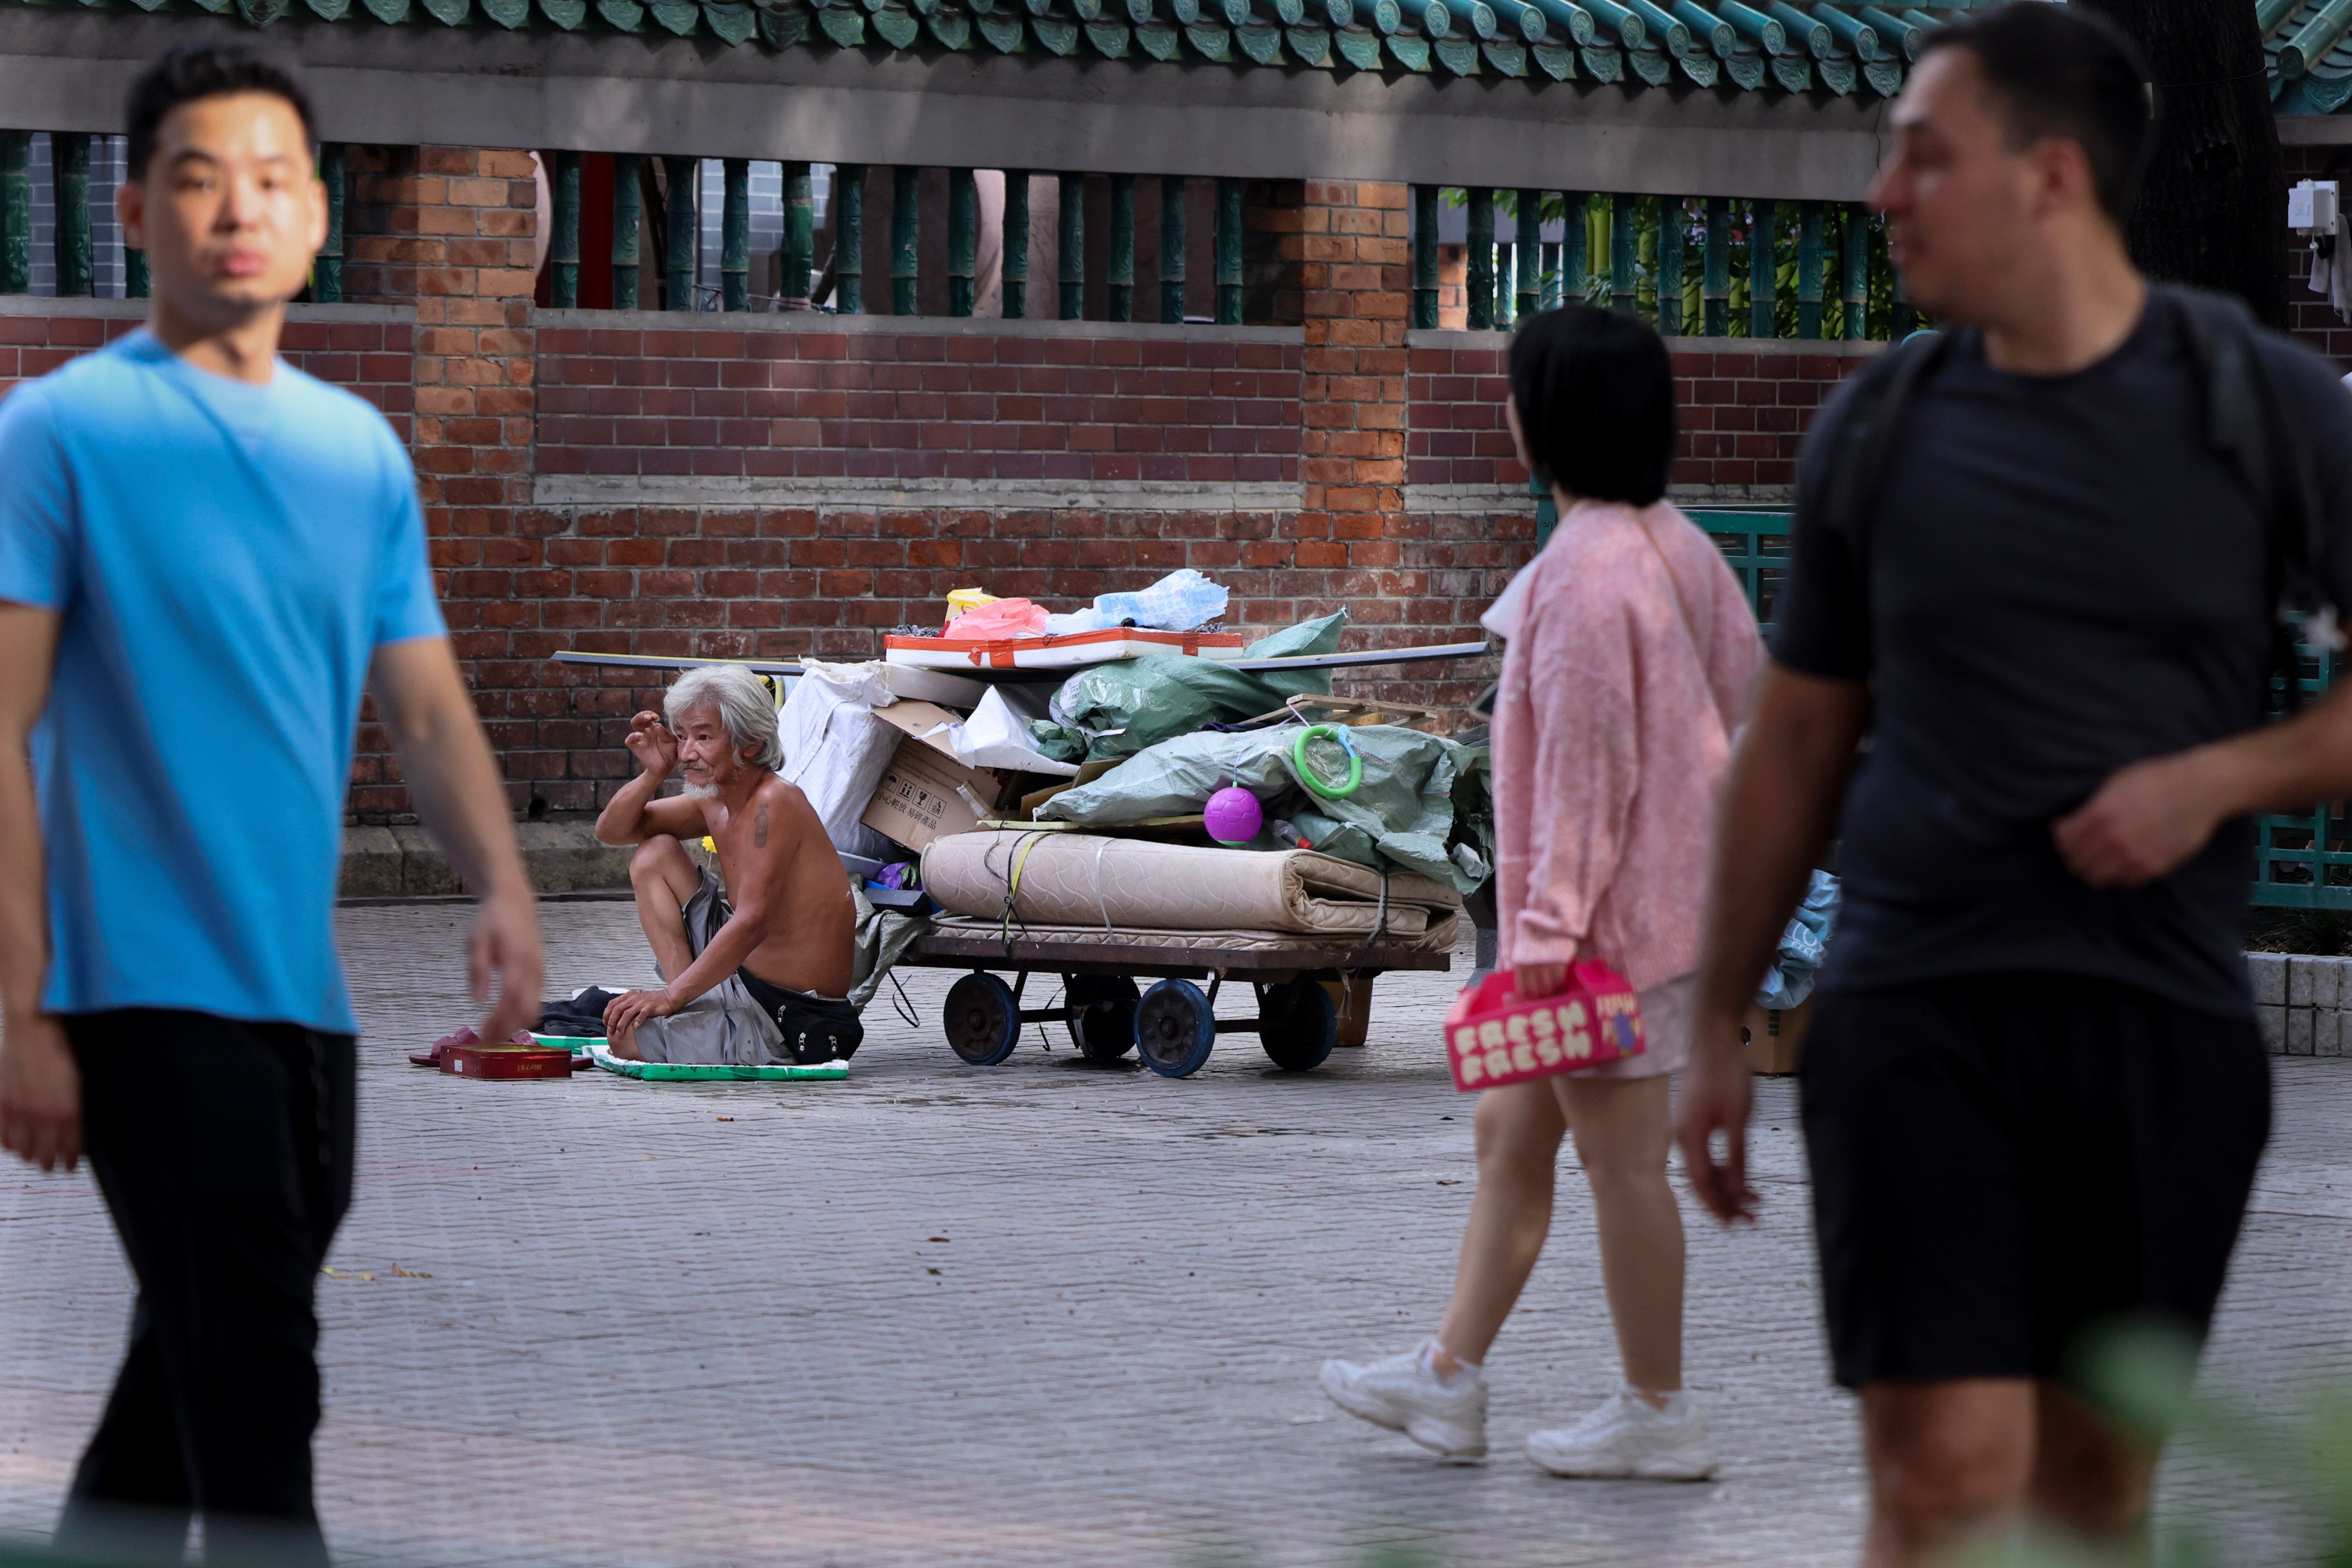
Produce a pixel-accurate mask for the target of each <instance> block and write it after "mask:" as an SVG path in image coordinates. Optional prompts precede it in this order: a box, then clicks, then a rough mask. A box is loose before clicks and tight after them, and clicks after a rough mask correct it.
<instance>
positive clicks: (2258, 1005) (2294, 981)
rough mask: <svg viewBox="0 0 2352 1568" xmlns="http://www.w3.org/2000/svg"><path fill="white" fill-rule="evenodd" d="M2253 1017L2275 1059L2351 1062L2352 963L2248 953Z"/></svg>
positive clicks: (2351, 960)
mask: <svg viewBox="0 0 2352 1568" xmlns="http://www.w3.org/2000/svg"><path fill="white" fill-rule="evenodd" d="M2246 968H2247V971H2248V972H2249V973H2252V975H2253V979H2254V1012H2255V1014H2256V1016H2258V1017H2260V1018H2261V1020H2262V1026H2263V1044H2264V1045H2266V1046H2268V1047H2270V1048H2271V1051H2272V1053H2273V1055H2276V1056H2288V1057H2341V1056H2352V1023H2347V1021H2346V1017H2345V1015H2346V1014H2347V1012H2352V958H2321V957H2316V956H2314V955H2311V954H2308V953H2300V952H2250V953H2248V954H2246Z"/></svg>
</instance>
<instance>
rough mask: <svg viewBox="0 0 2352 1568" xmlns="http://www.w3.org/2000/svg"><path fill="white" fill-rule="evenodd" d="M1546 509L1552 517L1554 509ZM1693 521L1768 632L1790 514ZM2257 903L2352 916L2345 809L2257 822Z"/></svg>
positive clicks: (2333, 663) (2316, 670) (2316, 678)
mask: <svg viewBox="0 0 2352 1568" xmlns="http://www.w3.org/2000/svg"><path fill="white" fill-rule="evenodd" d="M1543 510H1544V511H1546V512H1547V513H1548V512H1549V501H1546V502H1545V503H1544V508H1543ZM1689 512H1690V519H1691V521H1693V522H1696V523H1697V524H1698V525H1699V526H1700V527H1701V528H1703V529H1705V530H1706V531H1707V532H1708V533H1709V534H1711V535H1713V536H1714V539H1715V542H1716V546H1717V548H1718V549H1719V550H1721V551H1722V552H1723V559H1724V561H1725V563H1727V565H1729V566H1730V568H1731V571H1732V574H1733V575H1734V576H1736V577H1738V579H1739V584H1740V586H1741V587H1743V588H1745V589H1746V590H1747V591H1748V604H1749V605H1751V606H1752V607H1753V608H1754V609H1755V611H1756V619H1757V622H1758V624H1759V625H1760V626H1763V627H1764V629H1765V630H1766V631H1767V632H1769V631H1770V630H1771V628H1772V626H1773V623H1774V621H1775V620H1776V619H1777V618H1778V612H1779V608H1780V587H1781V584H1783V583H1785V582H1786V581H1787V580H1788V573H1789V513H1788V512H1786V511H1768V510H1717V509H1715V508H1710V507H1693V508H1690V509H1689ZM2344 658H2345V656H2343V655H2341V654H2333V653H2327V652H2325V651H2321V652H2316V653H2315V652H2313V651H2312V650H2310V649H2305V655H2304V665H2303V677H2302V684H2303V689H2304V692H2305V697H2306V698H2307V699H2308V698H2311V697H2315V696H2317V695H2318V694H2319V693H2320V692H2322V691H2325V690H2326V689H2327V687H2328V684H2329V682H2330V681H2332V680H2333V679H2335V676H2336V672H2337V670H2338V669H2339V668H2341V667H2342V665H2343V663H2344ZM2254 836H2255V850H2254V881H2253V889H2252V891H2253V901H2254V902H2255V903H2257V904H2261V905H2267V906H2269V907H2271V908H2274V909H2326V910H2346V909H2352V818H2347V816H2346V806H2345V803H2344V802H2342V801H2327V802H2323V803H2322V804H2321V805H2317V806H2315V807H2314V808H2312V809H2311V810H2310V811H2308V812H2301V813H2294V814H2287V813H2277V814H2273V815H2271V816H2258V817H2256V818H2255V819H2254Z"/></svg>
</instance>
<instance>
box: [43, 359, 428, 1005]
mask: <svg viewBox="0 0 2352 1568" xmlns="http://www.w3.org/2000/svg"><path fill="white" fill-rule="evenodd" d="M0 599H7V600H13V601H15V602H16V603H19V604H26V605H38V606H40V607H42V608H45V609H51V610H56V611H58V613H59V614H60V615H61V616H63V623H62V626H61V628H60V637H59V641H58V658H57V673H56V678H55V680H54V683H53V684H52V686H51V688H50V690H49V700H48V707H47V711H46V712H45V713H44V714H43V715H42V720H41V726H40V729H39V731H37V733H36V735H35V737H34V746H33V761H34V768H35V777H36V780H37V785H38V789H39V792H40V803H41V825H42V831H43V837H44V840H45V844H46V847H47V857H48V901H49V937H50V960H49V973H48V984H47V990H46V991H45V992H44V994H43V997H42V1004H43V1006H44V1007H45V1008H46V1009H47V1010H48V1011H51V1012H57V1013H89V1012H96V1011H100V1010H101V1009H104V1008H110V1007H175V1008H188V1009H192V1010H194V1011H198V1012H205V1013H214V1014H218V1015H221V1016H226V1017H231V1018H246V1019H253V1020H257V1021H279V1022H286V1023H292V1024H300V1025H304V1026H308V1027H310V1028H314V1029H321V1030H328V1031H332V1032H338V1033H350V1032H354V1031H355V1029H356V1026H355V1024H354V1023H353V1020H352V1007H351V1000H350V997H349V995H348V994H346V992H345V991H344V988H343V973H342V966H341V963H340V961H339V960H338V959H337V957H336V954H335V946H334V931H333V920H334V903H335V887H336V879H337V874H338V871H339V868H340V865H341V838H342V821H343V792H344V788H345V785H346V783H347V782H348V780H349V777H350V774H351V767H352V744H353V732H354V731H355V729H356V728H357V725H358V721H359V711H360V697H361V693H362V689H363V687H364V685H365V682H366V678H367V669H368V661H369V658H370V656H371V655H372V654H373V652H374V650H375V649H376V648H378V647H382V646H383V645H384V644H386V643H393V642H401V641H404V640H406V639H408V638H412V637H441V636H443V635H445V628H444V626H443V625H442V620H441V612H440V609H439V607H438V605H436V603H435V602H434V596H433V576H432V572H431V570H430V568H429V566H428V565H427V563H426V560H425V520H424V515H423V513H422V512H421V511H420V510H419V509H418V506H417V502H416V485H415V475H414V473H413V471H412V470H411V469H410V468H409V463H408V456H407V454H406V453H405V452H404V451H403V450H402V449H401V447H400V443H399V441H398V439H397V438H395V437H394V435H393V433H392V430H391V427H390V426H387V425H386V424H385V423H384V421H383V416H382V415H380V414H378V413H377V412H376V411H375V410H374V409H373V408H371V407H369V406H368V405H366V404H365V403H362V401H360V400H359V399H358V398H356V397H354V396H352V395H351V394H349V393H347V392H343V391H341V390H340V389H338V388H335V387H331V386H329V385H327V384H324V383H322V382H320V381H317V380H315V379H313V378H312V377H310V376H308V375H305V374H302V373H301V372H300V371H298V370H295V369H294V368H292V367H291V366H289V365H287V364H284V363H280V364H278V366H277V368H276V371H275V373H274V374H272V376H271V378H270V381H269V384H268V385H267V386H250V385H247V384H244V383H242V382H235V381H229V380H227V379H226V378H224V377H221V376H216V375H211V374H206V373H205V372H203V371H200V370H197V369H195V368H194V367H193V366H190V365H188V364H185V363H182V362H181V360H180V359H179V358H178V356H176V355H174V354H173V353H171V352H170V351H169V350H168V349H166V348H164V347H163V345H162V344H161V343H159V342H156V341H155V340H154V338H152V337H151V336H150V335H148V334H147V333H146V332H143V331H142V332H138V333H135V334H133V335H132V336H130V337H127V338H124V339H122V340H121V341H120V342H116V343H115V344H113V345H112V346H111V347H110V348H107V349H105V350H103V351H102V352H100V353H93V354H89V355H87V356H85V357H83V358H81V359H79V360H76V361H75V362H73V363H70V364H68V365H66V366H65V367H63V368H62V369H60V370H58V371H57V372H55V373H54V374H50V375H47V376H45V377H43V378H42V379H41V380H39V381H37V382H32V383H28V384H25V385H22V386H19V387H18V388H17V389H16V391H15V392H14V393H13V394H11V395H9V397H8V398H7V400H6V401H5V403H0Z"/></svg>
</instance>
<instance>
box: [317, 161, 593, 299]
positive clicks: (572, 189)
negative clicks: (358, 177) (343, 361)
mask: <svg viewBox="0 0 2352 1568" xmlns="http://www.w3.org/2000/svg"><path fill="white" fill-rule="evenodd" d="M334 151H335V178H334V180H333V181H332V182H331V183H330V184H328V186H327V195H328V197H329V199H330V200H338V199H339V197H338V193H337V190H336V186H337V185H339V184H341V182H342V174H343V169H342V163H343V159H342V152H343V150H342V149H341V147H337V148H336V149H335V150H334ZM548 192H549V196H550V204H549V205H550V207H551V212H550V215H549V216H550V226H551V229H552V230H553V232H552V233H551V234H550V235H549V236H548V237H547V263H548V273H547V299H548V303H549V304H551V305H552V306H553V307H554V308H555V309H556V310H577V309H578V308H579V305H580V154H579V153H557V154H556V155H555V170H554V173H553V174H552V175H551V177H550V179H549V181H548ZM341 217H342V215H341V213H337V214H336V215H335V219H336V221H335V224H334V227H333V229H332V230H331V232H332V233H333V234H334V235H335V237H336V239H337V242H338V243H337V244H336V246H335V271H336V278H335V296H336V298H338V299H341V297H342V292H343V282H342V277H341V273H342V246H341V230H342V222H341ZM326 276H327V258H326V255H325V253H324V252H321V253H320V257H319V280H320V283H321V284H323V283H325V281H326Z"/></svg>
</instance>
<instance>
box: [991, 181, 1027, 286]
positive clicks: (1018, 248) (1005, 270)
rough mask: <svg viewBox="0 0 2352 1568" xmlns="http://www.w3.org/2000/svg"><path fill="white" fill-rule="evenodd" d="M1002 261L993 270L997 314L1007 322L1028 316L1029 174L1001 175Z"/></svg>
mask: <svg viewBox="0 0 2352 1568" xmlns="http://www.w3.org/2000/svg"><path fill="white" fill-rule="evenodd" d="M1001 248H1002V250H1003V257H1004V259H1003V262H1002V263H1001V264H1000V265H999V266H998V268H997V273H996V275H997V277H998V279H1000V280H1001V281H1000V289H999V292H1000V296H1001V298H1002V300H1003V304H1002V305H1001V306H1000V307H999V310H1000V311H1001V313H1002V314H1003V317H1004V319H1005V320H1006V321H1020V320H1021V319H1022V318H1023V317H1024V316H1026V315H1028V314H1029V171H1028V170H1026V169H1007V170H1005V171H1004V237H1003V244H1002V247H1001Z"/></svg>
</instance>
